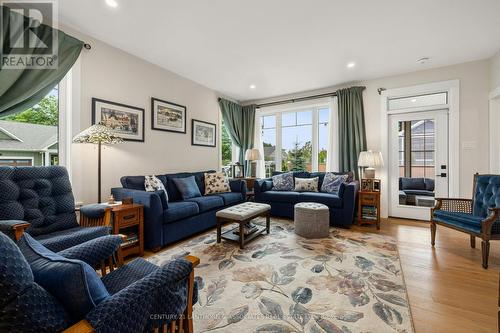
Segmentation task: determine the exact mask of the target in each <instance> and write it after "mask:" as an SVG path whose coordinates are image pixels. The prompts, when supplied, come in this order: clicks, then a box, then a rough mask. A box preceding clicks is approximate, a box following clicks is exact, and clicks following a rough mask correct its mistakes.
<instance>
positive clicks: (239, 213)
mask: <svg viewBox="0 0 500 333" xmlns="http://www.w3.org/2000/svg"><path fill="white" fill-rule="evenodd" d="M216 216H217V243H220V242H221V240H222V238H224V239H225V240H228V241H232V242H237V243H239V244H240V249H243V248H244V247H245V244H246V243H248V242H250V241H252V240H254V239H255V238H257V237H258V236H260V235H261V234H263V233H264V231H265V232H266V233H267V234H269V228H270V223H271V206H270V205H267V204H262V203H256V202H245V203H242V204H239V205H236V206H232V207H229V208H226V209H222V210H219V211H218V212H217V213H216ZM259 216H265V217H266V226H265V227H264V226H260V225H257V226H256V227H257V230H256V231H254V232H252V233H251V234H249V235H247V236H245V235H244V230H245V224H247V223H249V222H250V221H251V220H253V219H254V218H256V217H259ZM228 223H237V224H238V225H239V226H238V227H235V228H233V229H231V230H228V231H226V232H224V233H222V227H223V226H224V225H225V224H228ZM236 230H238V231H239V233H238V234H235V233H234V231H236Z"/></svg>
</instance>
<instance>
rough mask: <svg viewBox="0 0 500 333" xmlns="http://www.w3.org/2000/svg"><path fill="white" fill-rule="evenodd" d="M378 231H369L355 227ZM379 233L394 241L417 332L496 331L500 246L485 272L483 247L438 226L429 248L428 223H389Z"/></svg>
mask: <svg viewBox="0 0 500 333" xmlns="http://www.w3.org/2000/svg"><path fill="white" fill-rule="evenodd" d="M355 228H356V229H357V230H360V231H364V232H377V231H376V230H375V228H373V227H371V228H370V227H355ZM379 233H381V234H386V235H390V236H393V237H395V238H396V239H397V241H398V248H399V254H400V258H401V265H402V267H403V273H404V277H405V281H406V285H407V289H408V296H409V299H410V306H411V311H412V316H413V321H414V324H415V330H416V332H417V333H462V332H463V333H482V332H485V333H486V332H488V333H491V332H497V331H498V328H497V320H498V318H497V313H498V310H500V308H499V307H498V292H499V290H498V281H499V271H500V241H492V242H491V250H490V261H489V263H490V264H489V268H488V269H487V270H485V269H483V268H482V267H481V245H480V244H481V243H480V241H476V242H477V246H476V248H475V249H472V248H470V241H469V235H467V234H463V233H460V232H457V231H454V230H451V229H448V228H444V227H440V226H438V229H437V235H436V246H435V248H434V249H433V248H432V247H431V244H430V227H429V224H428V223H427V222H417V221H408V220H402V219H394V218H390V219H387V220H383V221H382V225H381V230H380V231H379Z"/></svg>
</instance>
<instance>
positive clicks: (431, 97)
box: [388, 92, 448, 110]
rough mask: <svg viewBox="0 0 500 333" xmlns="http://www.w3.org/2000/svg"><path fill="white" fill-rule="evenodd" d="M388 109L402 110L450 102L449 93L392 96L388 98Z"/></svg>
mask: <svg viewBox="0 0 500 333" xmlns="http://www.w3.org/2000/svg"><path fill="white" fill-rule="evenodd" d="M388 103H389V105H388V110H400V109H408V108H416V107H422V106H433V105H443V104H448V93H447V92H442V93H436V94H428V95H420V96H411V97H401V98H391V99H389V100H388Z"/></svg>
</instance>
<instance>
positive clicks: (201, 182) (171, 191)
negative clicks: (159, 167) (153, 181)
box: [165, 170, 215, 201]
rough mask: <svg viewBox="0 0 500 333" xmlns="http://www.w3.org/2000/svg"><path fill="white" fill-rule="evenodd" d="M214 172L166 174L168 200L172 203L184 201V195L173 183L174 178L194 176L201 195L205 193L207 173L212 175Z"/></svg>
mask: <svg viewBox="0 0 500 333" xmlns="http://www.w3.org/2000/svg"><path fill="white" fill-rule="evenodd" d="M212 172H215V171H214V170H209V171H200V172H179V173H171V174H166V175H165V179H166V184H167V192H168V199H169V200H171V201H179V200H182V195H181V193H180V192H179V190H178V189H177V186H176V185H175V183H174V181H173V179H174V178H186V177H190V176H194V180H195V182H196V185H198V188H199V190H200V193H205V173H212Z"/></svg>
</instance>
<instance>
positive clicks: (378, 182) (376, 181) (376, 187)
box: [373, 179, 380, 192]
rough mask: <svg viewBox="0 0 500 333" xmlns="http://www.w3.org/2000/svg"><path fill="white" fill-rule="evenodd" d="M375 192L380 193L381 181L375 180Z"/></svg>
mask: <svg viewBox="0 0 500 333" xmlns="http://www.w3.org/2000/svg"><path fill="white" fill-rule="evenodd" d="M373 191H374V192H380V179H374V180H373Z"/></svg>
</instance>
